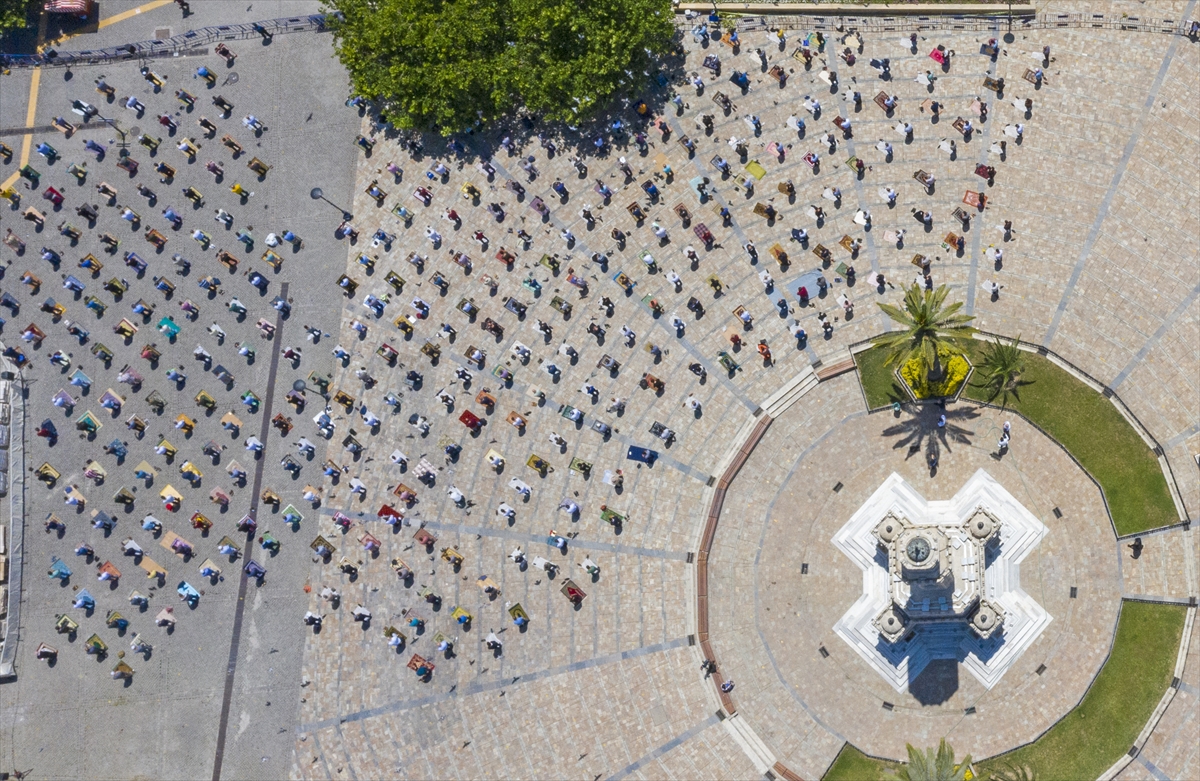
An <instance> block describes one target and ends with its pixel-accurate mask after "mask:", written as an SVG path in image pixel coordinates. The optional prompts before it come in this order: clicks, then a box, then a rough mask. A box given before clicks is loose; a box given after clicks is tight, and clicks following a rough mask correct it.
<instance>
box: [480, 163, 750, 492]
mask: <svg viewBox="0 0 1200 781" xmlns="http://www.w3.org/2000/svg"><path fill="white" fill-rule="evenodd" d="M492 166H493V167H494V168H495V169H496V170H497V171H498V172H500V173H502V174H504V175H505V176H506V177H508V178H509V179H512V176H511V174H510V173H509V172H508V169H506V168H505V167H504V166H503V164H501V163H498V162H497V161H496V160H495V159H494V158H493V160H492ZM714 200H715V198H714ZM550 220H551V222H553V223H555V227H561V226H562V223H561V222H559V221H558V219H557V218H556V217H555V216H554V214H553V213H551V215H550ZM734 230H735V231H737V232H739V233H740V229H739V228H737V226H736V224H735V225H734ZM742 238H743V239H744V238H745V236H744V235H743V236H742ZM575 248H576V250H578V251H579V252H581V253H583V254H584V256H585V260H584V262H587V263H591V262H592V260H591V258H592V255H593V254H598V253H592V252H590V251H589V248H588V246H587V244H585V243H584V242H583V241H582V240H581V239H580V238H579V237H578V236H576V237H575ZM602 273H604V276H605V277H607V276H608V274H607V273H606V272H602ZM609 281H611V279H610V280H609ZM613 284H616V283H615V282H614V283H613ZM631 300H632V299H631ZM634 303H635V305H636V306H642V304H641V302H640V301H637V300H634ZM642 308H643V309H646V308H647V307H644V306H643V307H642ZM653 321H654V325H655V326H657V327H660V328H664V329H667V328H668V326H667V324H666V323H665V322H664V321H663V320H662V319H661V318H658V317H655V318H653ZM668 333H669V331H668ZM676 339H677V340H678V341H680V342H681V343H683V345H684V347H685V348H686V349H687V351H688V352H690V353H691V354H692V356H693V357H695V358H696V360H697V361H700V362H702V363H703V364H704V367H705V369H713V371H712V375H713V376H714V377H716V378H717V381H718V382H720V383H721V384H722V385H724V386H725V388H726V390H728V391H729V392H730V393H732V394H733V395H734V397H735V398H737V399H738V400H739V401H741V402H742V404H744V405H745V406H746V408H747V409H749V410H750V411H751V412H753V411H754V410H756V409H758V405H757V404H755V403H754V402H753V401H751V400H750V398H749V397H747V396H746V395H745V394H743V393H742V392H741V391H740V390H738V388H737V386H736V385H734V384H733V382H732V381H730V380H729V378H728V377H727V376H725V374H724V373H722V372H720V371H717V370H716V369H715V368H713V366H712V365H711V363H710V362H709V360H708V359H707V358H705V357H704V355H703V354H702V353H700V351H699V350H697V349H696V348H695V347H694V346H693V345H692V344H691V343H690V342H687V341H686V340H684V339H682V338H681V337H678V336H676ZM706 479H707V478H706Z"/></svg>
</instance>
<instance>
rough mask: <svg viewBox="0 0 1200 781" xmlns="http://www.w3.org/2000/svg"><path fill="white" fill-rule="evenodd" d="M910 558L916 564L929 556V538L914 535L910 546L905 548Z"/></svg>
mask: <svg viewBox="0 0 1200 781" xmlns="http://www.w3.org/2000/svg"><path fill="white" fill-rule="evenodd" d="M905 553H906V554H908V558H909V560H911V561H912V562H914V563H916V564H920V563H921V562H923V561H925V559H927V558H929V540H927V539H925V538H924V537H914V538H913V539H912V540H910V541H909V543H908V548H907V549H906V550H905Z"/></svg>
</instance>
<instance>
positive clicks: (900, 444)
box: [883, 404, 980, 473]
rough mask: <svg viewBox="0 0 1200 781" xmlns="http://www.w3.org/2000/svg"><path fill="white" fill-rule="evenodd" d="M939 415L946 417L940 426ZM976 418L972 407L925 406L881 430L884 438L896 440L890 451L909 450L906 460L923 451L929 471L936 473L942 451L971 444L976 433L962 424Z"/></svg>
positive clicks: (975, 410)
mask: <svg viewBox="0 0 1200 781" xmlns="http://www.w3.org/2000/svg"><path fill="white" fill-rule="evenodd" d="M906 409H908V408H906ZM942 415H945V416H946V422H945V425H942V426H939V425H938V422H939V421H940V419H941V417H942ZM979 416H980V412H979V410H978V409H977V408H975V407H967V406H964V407H958V408H956V409H946V408H945V407H942V406H941V405H938V404H924V405H921V406H920V407H918V408H917V411H916V413H914V414H911V415H909V416H908V417H907V418H904V419H903V420H901V421H900V422H899V423H897V424H895V425H893V426H889V427H888V428H886V429H884V430H883V436H885V437H889V438H894V439H895V441H894V442H893V444H892V449H893V450H900V449H902V448H907V449H908V453H907V455H905V460H906V461H907V460H908V459H910V458H912V457H913V456H915V455H916V454H917V453H920V452H922V451H924V452H925V460H926V462H927V463H928V464H929V467H930V472H931V473H935V472H936V471H937V464H938V462H939V461H940V460H941V456H942V451H943V450H945V452H947V453H953V452H954V450H953V447H952V445H959V444H961V445H970V444H971V441H972V437H973V436H974V435H975V432H974V430H971V429H968V428H966V427H965V426H964V425H963V424H964V423H967V422H969V421H972V420H975V419H976V418H978V417H979Z"/></svg>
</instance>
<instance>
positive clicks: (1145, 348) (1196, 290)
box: [1108, 283, 1200, 390]
mask: <svg viewBox="0 0 1200 781" xmlns="http://www.w3.org/2000/svg"><path fill="white" fill-rule="evenodd" d="M1197 297H1200V283H1197V284H1196V286H1195V287H1193V288H1192V292H1191V293H1189V294H1188V296H1187V298H1185V299H1183V300H1182V301H1180V302H1179V306H1177V307H1175V311H1174V312H1172V313H1171V314H1169V315H1167V317H1166V319H1164V320H1163V322H1162V325H1161V326H1159V327H1158V330H1157V331H1155V332H1154V335H1153V336H1151V337H1150V338H1149V339H1147V340H1146V343H1145V344H1143V345H1142V349H1140V350H1138V352H1137V355H1135V356H1133V358H1131V359H1130V360H1129V363H1127V364H1125V368H1124V369H1122V370H1121V373H1120V374H1118V375H1117V376H1116V379H1114V380H1113V381H1112V382H1110V383H1109V384H1108V387H1109V388H1111V389H1113V390H1116V389H1117V387H1118V386H1119V385H1120V384H1121V383H1123V382H1125V380H1126V378H1128V377H1129V375H1130V373H1131V372H1132V371H1133V370H1134V369H1136V368H1137V367H1138V364H1140V363H1141V362H1142V361H1143V360H1145V358H1146V356H1147V355H1149V354H1150V351H1151V350H1153V349H1154V348H1155V347H1156V346H1157V345H1158V342H1159V340H1160V339H1162V338H1163V337H1164V336H1166V333H1167V331H1168V330H1169V329H1170V328H1171V327H1172V326H1173V325H1175V321H1176V320H1178V319H1179V318H1180V316H1181V315H1182V314H1183V313H1184V312H1186V311H1187V309H1188V307H1190V306H1191V305H1192V304H1193V303H1194V302H1195V300H1196V298H1197Z"/></svg>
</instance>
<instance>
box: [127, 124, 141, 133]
mask: <svg viewBox="0 0 1200 781" xmlns="http://www.w3.org/2000/svg"><path fill="white" fill-rule="evenodd" d="M141 134H142V129H141V128H140V127H139V126H137V125H134V126H133V127H131V128H129V133H128V135H131V136H140V135H141Z"/></svg>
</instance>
